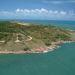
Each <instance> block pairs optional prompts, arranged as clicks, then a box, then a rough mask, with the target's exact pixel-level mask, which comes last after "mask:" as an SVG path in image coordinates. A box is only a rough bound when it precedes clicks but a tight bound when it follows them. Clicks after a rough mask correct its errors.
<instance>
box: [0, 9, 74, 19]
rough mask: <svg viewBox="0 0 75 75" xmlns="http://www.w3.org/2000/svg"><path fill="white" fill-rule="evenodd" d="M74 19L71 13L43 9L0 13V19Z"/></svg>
mask: <svg viewBox="0 0 75 75" xmlns="http://www.w3.org/2000/svg"><path fill="white" fill-rule="evenodd" d="M68 16H69V18H70V17H71V18H72V17H75V13H74V12H73V11H69V12H66V11H58V10H48V9H45V8H40V9H20V8H18V9H16V10H15V11H0V18H1V17H4V18H17V19H18V18H23V19H24V18H26V19H28V18H29V19H64V18H67V17H68Z"/></svg>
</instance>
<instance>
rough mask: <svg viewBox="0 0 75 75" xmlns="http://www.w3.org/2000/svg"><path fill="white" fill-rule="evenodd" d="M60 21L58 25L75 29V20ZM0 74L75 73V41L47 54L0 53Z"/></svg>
mask: <svg viewBox="0 0 75 75" xmlns="http://www.w3.org/2000/svg"><path fill="white" fill-rule="evenodd" d="M23 22H25V21H23ZM26 22H28V21H26ZM31 22H33V23H34V21H31ZM40 22H41V21H40ZM40 22H39V21H38V22H37V23H40ZM44 22H45V23H47V21H44ZM49 22H50V21H48V23H47V24H51V22H50V23H49ZM41 23H42V22H41ZM52 23H53V24H55V21H54V22H53V21H52ZM59 23H60V24H59ZM59 23H58V22H57V21H56V25H59V26H67V27H69V28H70V29H75V22H74V21H73V22H72V21H68V22H67V21H65V22H64V23H63V22H61V21H59ZM43 24H44V23H43ZM0 75H75V43H67V44H62V45H61V47H60V48H58V49H55V50H54V51H53V52H48V53H45V54H43V53H42V54H41V53H39V54H19V55H16V54H6V55H5V54H0Z"/></svg>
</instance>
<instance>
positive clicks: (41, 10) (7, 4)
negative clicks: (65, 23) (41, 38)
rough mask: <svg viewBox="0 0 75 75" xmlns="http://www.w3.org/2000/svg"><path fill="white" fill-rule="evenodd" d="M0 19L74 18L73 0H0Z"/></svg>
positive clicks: (74, 5)
mask: <svg viewBox="0 0 75 75" xmlns="http://www.w3.org/2000/svg"><path fill="white" fill-rule="evenodd" d="M0 19H48V20H49V19H50V20H57V19H58V20H59V19H60V20H75V0H0Z"/></svg>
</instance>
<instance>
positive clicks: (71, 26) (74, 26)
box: [18, 20, 75, 30]
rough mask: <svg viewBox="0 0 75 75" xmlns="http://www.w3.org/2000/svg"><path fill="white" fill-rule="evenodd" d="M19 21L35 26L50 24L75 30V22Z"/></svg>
mask: <svg viewBox="0 0 75 75" xmlns="http://www.w3.org/2000/svg"><path fill="white" fill-rule="evenodd" d="M18 21H21V22H28V23H33V24H50V25H56V26H60V27H65V28H69V29H72V30H75V21H63V20H18Z"/></svg>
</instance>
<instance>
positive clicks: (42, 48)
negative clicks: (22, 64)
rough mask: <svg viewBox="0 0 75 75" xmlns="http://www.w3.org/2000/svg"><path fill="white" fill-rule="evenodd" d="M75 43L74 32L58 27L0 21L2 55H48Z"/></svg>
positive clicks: (0, 50) (0, 48)
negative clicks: (67, 43) (67, 44)
mask: <svg viewBox="0 0 75 75" xmlns="http://www.w3.org/2000/svg"><path fill="white" fill-rule="evenodd" d="M74 41H75V32H74V31H70V30H67V29H64V28H60V27H57V26H52V25H38V24H31V23H23V22H15V21H0V53H4V54H8V53H14V54H20V53H41V52H44V53H46V52H48V51H53V50H54V49H55V48H58V47H59V45H60V44H61V43H65V42H74Z"/></svg>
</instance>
